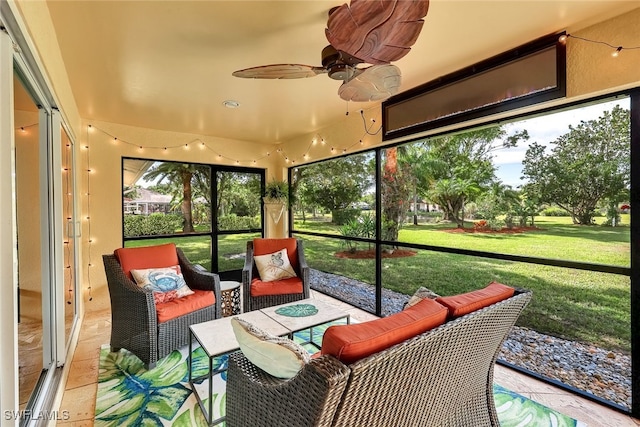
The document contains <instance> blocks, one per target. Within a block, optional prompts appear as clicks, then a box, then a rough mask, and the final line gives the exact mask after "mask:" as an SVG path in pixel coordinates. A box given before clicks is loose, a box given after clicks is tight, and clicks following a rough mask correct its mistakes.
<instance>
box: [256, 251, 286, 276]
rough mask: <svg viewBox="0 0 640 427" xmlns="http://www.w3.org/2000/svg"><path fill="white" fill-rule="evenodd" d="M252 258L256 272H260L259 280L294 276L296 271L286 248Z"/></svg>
mask: <svg viewBox="0 0 640 427" xmlns="http://www.w3.org/2000/svg"><path fill="white" fill-rule="evenodd" d="M253 260H254V262H255V263H256V267H257V268H258V273H260V280H262V281H263V282H273V281H274V280H280V279H288V278H290V277H296V272H295V271H293V267H291V262H289V255H288V254H287V249H286V248H285V249H282V250H279V251H278V252H274V253H272V254H266V255H256V256H254V257H253Z"/></svg>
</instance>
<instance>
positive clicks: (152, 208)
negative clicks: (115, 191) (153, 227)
mask: <svg viewBox="0 0 640 427" xmlns="http://www.w3.org/2000/svg"><path fill="white" fill-rule="evenodd" d="M130 193H133V194H134V195H135V197H132V198H130V197H127V195H129V194H130ZM130 193H127V191H126V190H125V191H123V195H124V197H123V199H122V203H123V209H124V213H125V215H126V214H132V215H149V214H152V213H169V212H170V211H171V198H172V196H171V195H170V194H160V193H156V192H155V191H152V190H149V189H148V188H143V187H139V188H136V189H134V190H130Z"/></svg>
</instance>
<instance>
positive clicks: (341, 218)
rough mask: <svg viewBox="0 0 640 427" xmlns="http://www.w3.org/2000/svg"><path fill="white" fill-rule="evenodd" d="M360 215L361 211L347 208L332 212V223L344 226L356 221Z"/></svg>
mask: <svg viewBox="0 0 640 427" xmlns="http://www.w3.org/2000/svg"><path fill="white" fill-rule="evenodd" d="M359 214H360V209H354V208H346V209H335V210H333V211H331V221H332V222H333V223H334V224H335V225H343V224H347V223H349V221H353V220H355V219H356V218H357V217H358V215H359Z"/></svg>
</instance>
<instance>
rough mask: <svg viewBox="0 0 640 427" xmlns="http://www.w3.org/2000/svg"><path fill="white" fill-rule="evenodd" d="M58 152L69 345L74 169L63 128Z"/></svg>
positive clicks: (73, 268)
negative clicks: (60, 159) (60, 168)
mask: <svg viewBox="0 0 640 427" xmlns="http://www.w3.org/2000/svg"><path fill="white" fill-rule="evenodd" d="M60 134H61V135H60V136H61V147H60V152H61V154H62V156H61V158H62V233H63V239H64V240H63V246H64V251H63V269H64V270H63V271H64V283H63V289H64V301H65V304H64V331H65V333H64V342H65V345H68V344H69V340H70V339H71V331H72V328H73V325H74V322H75V318H76V313H77V312H78V310H77V301H76V294H77V279H76V277H77V276H76V266H77V262H76V243H77V242H76V239H77V233H76V229H77V227H76V215H75V209H74V206H75V186H74V178H75V174H74V172H75V169H74V156H73V153H74V149H73V148H74V147H73V142H72V140H71V139H70V138H69V136H68V135H67V133H66V132H65V130H64V129H60Z"/></svg>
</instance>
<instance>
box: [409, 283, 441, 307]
mask: <svg viewBox="0 0 640 427" xmlns="http://www.w3.org/2000/svg"><path fill="white" fill-rule="evenodd" d="M438 297H440V295H438V294H436V293H435V292H433V291H432V290H431V289H427V288H425V287H424V286H420V287H419V288H418V290H416V291H415V293H414V294H413V295H412V296H411V298H409V301H407V303H406V304H405V306H404V308H405V309H407V308H409V307H411V306H412V305H416V304H417V303H419V302H420V301H422V300H423V299H425V298H429V299H436V298H438Z"/></svg>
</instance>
